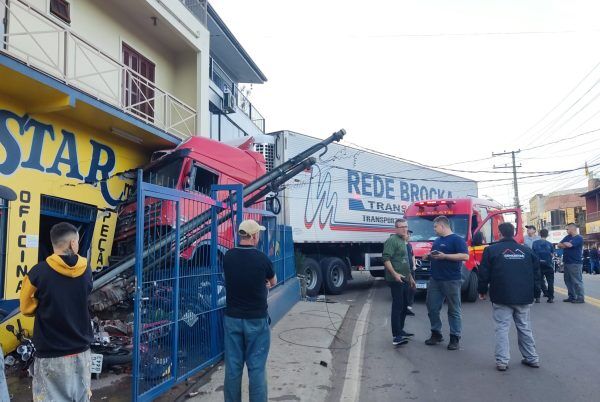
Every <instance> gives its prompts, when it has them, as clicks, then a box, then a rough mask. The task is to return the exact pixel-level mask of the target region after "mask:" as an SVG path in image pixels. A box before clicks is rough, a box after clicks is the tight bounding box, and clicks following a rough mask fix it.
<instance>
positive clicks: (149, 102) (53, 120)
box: [0, 0, 266, 299]
mask: <svg viewBox="0 0 600 402" xmlns="http://www.w3.org/2000/svg"><path fill="white" fill-rule="evenodd" d="M211 36H212V37H213V39H212V40H211ZM265 80H266V78H265V77H264V75H263V74H262V73H261V72H260V70H259V69H258V67H257V66H256V64H255V63H254V62H253V61H252V59H251V58H250V57H249V56H248V54H247V53H246V52H245V51H244V50H243V48H242V47H241V45H240V44H239V42H238V41H237V40H236V39H235V37H234V36H233V35H232V34H231V32H230V30H229V29H228V28H227V26H226V25H225V23H224V22H223V21H222V20H221V19H220V18H219V17H218V15H217V14H216V12H215V11H214V9H212V7H210V6H209V5H208V4H207V2H206V1H205V0H127V1H123V0H102V1H98V0H10V1H8V0H0V83H1V85H0V184H2V185H5V186H8V187H10V188H11V189H12V190H14V191H15V192H16V193H17V200H15V201H10V202H8V201H6V200H0V281H1V282H0V284H2V286H0V297H1V298H4V299H15V298H17V297H18V293H19V291H20V287H21V283H22V279H23V277H24V275H25V274H26V273H27V270H28V269H29V268H31V267H32V266H33V265H34V264H36V263H37V262H38V261H39V260H40V259H42V258H45V256H47V255H48V253H50V252H51V245H50V243H49V234H48V232H49V229H50V227H51V226H52V225H53V224H55V223H56V222H59V221H68V222H71V223H73V224H75V225H76V226H77V227H79V228H80V233H81V238H82V244H81V252H80V253H81V254H82V255H87V256H88V258H89V260H90V262H91V265H92V267H93V268H94V269H97V268H101V267H104V266H106V265H108V257H109V254H110V252H111V249H112V242H113V234H114V227H115V224H116V218H117V210H116V207H117V206H118V204H119V203H120V202H121V201H123V200H124V199H126V198H127V197H128V196H129V195H130V188H131V185H132V183H133V178H134V177H135V170H136V169H137V168H139V167H141V166H143V165H145V164H146V163H148V162H149V161H150V158H151V155H152V153H153V152H155V151H159V150H163V149H169V148H173V147H175V146H177V145H178V144H180V143H181V142H182V141H185V140H186V139H187V138H190V137H192V136H196V135H203V136H206V137H212V138H214V139H218V140H230V139H237V138H239V137H244V136H247V135H254V134H257V135H258V134H262V133H263V132H264V118H262V116H261V115H260V114H259V113H258V112H257V111H256V109H255V108H254V106H253V105H252V104H251V103H250V102H249V101H248V99H247V97H246V96H245V94H244V93H243V92H242V91H241V90H240V86H239V83H262V82H264V81H265ZM228 94H229V95H228ZM232 97H233V98H232ZM8 267H10V268H8ZM9 269H10V271H7V270H9Z"/></svg>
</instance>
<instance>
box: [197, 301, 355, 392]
mask: <svg viewBox="0 0 600 402" xmlns="http://www.w3.org/2000/svg"><path fill="white" fill-rule="evenodd" d="M347 310H348V305H347V304H342V303H327V304H326V303H320V302H298V303H297V304H296V305H295V306H294V307H293V308H292V310H291V311H290V312H289V313H288V314H287V315H286V316H285V317H284V318H282V319H281V321H279V322H278V323H277V325H275V326H274V327H273V328H272V330H271V350H270V353H269V361H268V363H267V366H268V383H269V399H270V400H275V401H307V402H309V401H310V402H312V401H324V400H325V399H326V397H327V394H328V393H329V391H330V390H331V386H332V353H331V350H330V349H329V348H330V346H331V344H332V342H333V340H334V337H335V336H336V335H337V328H338V327H340V326H341V324H342V320H343V318H344V316H345V315H346V312H347ZM224 376H225V373H224V369H223V365H220V366H219V367H218V368H217V369H216V370H214V371H213V372H212V374H210V377H209V379H208V382H207V383H206V384H204V385H203V386H201V387H200V388H198V389H196V390H195V391H196V392H197V394H196V393H194V394H195V396H194V397H193V398H191V399H189V400H190V401H202V402H212V401H215V402H216V401H219V402H221V401H223V380H224ZM242 387H243V390H244V395H243V400H245V401H247V400H248V392H247V390H248V382H247V374H246V373H244V381H243V385H242Z"/></svg>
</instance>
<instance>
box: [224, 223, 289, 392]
mask: <svg viewBox="0 0 600 402" xmlns="http://www.w3.org/2000/svg"><path fill="white" fill-rule="evenodd" d="M264 230H265V227H264V226H261V225H259V224H258V223H257V222H256V221H254V220H252V219H248V220H245V221H243V222H242V223H241V224H240V226H239V228H238V234H239V245H238V246H237V247H235V248H233V249H231V250H229V251H228V252H227V253H226V254H225V258H224V259H223V271H224V273H225V288H226V290H227V307H226V309H225V318H224V324H223V326H224V335H225V384H224V388H225V389H224V393H225V401H226V402H241V400H242V374H243V371H244V364H245V365H246V367H247V369H248V380H249V381H248V382H249V394H250V401H252V402H255V401H256V402H263V401H264V402H266V401H267V376H266V365H267V356H268V354H269V346H270V343H271V332H270V329H269V315H268V313H267V295H268V288H271V287H273V286H275V284H276V283H277V278H276V276H275V273H274V271H273V264H272V262H271V260H270V259H269V257H267V255H266V254H264V253H263V252H261V251H260V250H258V249H257V248H256V246H257V245H258V242H259V240H260V232H261V231H264Z"/></svg>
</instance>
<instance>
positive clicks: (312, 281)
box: [301, 258, 323, 297]
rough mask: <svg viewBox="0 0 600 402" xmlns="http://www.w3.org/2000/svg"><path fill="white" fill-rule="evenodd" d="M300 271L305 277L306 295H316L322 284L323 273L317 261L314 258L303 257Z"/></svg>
mask: <svg viewBox="0 0 600 402" xmlns="http://www.w3.org/2000/svg"><path fill="white" fill-rule="evenodd" d="M301 272H302V274H303V275H304V276H305V277H306V295H307V296H311V297H314V296H317V295H318V294H319V292H320V291H321V287H322V286H323V273H322V272H321V267H320V266H319V263H318V262H317V261H316V260H315V259H314V258H305V259H304V266H303V267H302V270H301Z"/></svg>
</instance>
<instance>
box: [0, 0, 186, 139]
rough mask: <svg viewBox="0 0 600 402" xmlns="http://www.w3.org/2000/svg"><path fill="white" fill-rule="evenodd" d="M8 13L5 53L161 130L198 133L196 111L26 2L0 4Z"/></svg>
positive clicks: (1, 49)
mask: <svg viewBox="0 0 600 402" xmlns="http://www.w3.org/2000/svg"><path fill="white" fill-rule="evenodd" d="M4 10H5V11H6V16H7V20H8V24H5V25H6V26H8V29H7V30H6V32H0V35H1V36H0V39H1V40H0V52H1V53H5V54H8V55H10V56H12V57H13V58H16V59H18V60H20V61H22V62H24V63H26V64H27V65H28V66H30V67H33V68H35V69H37V70H40V71H42V72H44V73H46V74H48V75H51V76H53V77H54V78H57V79H59V80H61V81H63V82H64V83H66V84H67V85H69V86H72V87H75V88H77V89H78V90H80V91H82V92H85V93H87V94H89V95H91V96H93V97H95V98H97V99H99V100H102V101H104V102H106V103H108V104H110V105H112V106H115V107H117V108H119V109H121V110H123V111H124V112H126V113H129V114H131V115H133V116H135V117H136V118H138V119H140V120H142V121H144V122H146V123H149V124H151V125H153V126H155V127H157V128H159V129H161V130H164V131H166V132H169V133H171V134H174V135H177V136H179V137H181V138H187V137H190V136H193V135H195V134H196V110H195V109H194V108H192V107H190V106H188V105H186V104H185V103H184V102H182V101H181V100H179V99H177V98H175V97H174V96H173V95H171V94H169V93H168V92H166V91H164V90H162V89H160V88H159V87H157V86H156V85H155V84H154V82H152V81H150V80H148V79H147V78H145V77H143V76H141V75H140V74H138V73H137V72H135V71H134V70H132V69H130V68H129V67H127V66H125V65H123V64H122V63H120V62H119V61H118V60H116V59H114V58H113V57H111V56H109V55H108V54H107V53H105V52H103V51H102V50H100V49H98V48H97V47H96V46H94V45H93V44H91V43H90V42H89V41H87V40H85V39H83V38H82V37H80V36H79V35H77V34H76V33H75V32H73V31H72V30H70V29H68V28H65V27H62V26H60V25H58V24H57V23H56V22H54V21H53V20H51V19H50V18H49V17H48V16H46V14H45V13H44V12H43V11H41V10H38V9H37V8H35V7H34V6H32V5H30V4H29V3H27V2H26V1H24V0H11V1H9V2H7V0H0V11H4ZM0 14H2V13H1V12H0ZM0 27H1V26H0Z"/></svg>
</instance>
